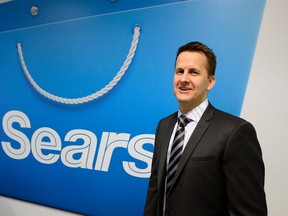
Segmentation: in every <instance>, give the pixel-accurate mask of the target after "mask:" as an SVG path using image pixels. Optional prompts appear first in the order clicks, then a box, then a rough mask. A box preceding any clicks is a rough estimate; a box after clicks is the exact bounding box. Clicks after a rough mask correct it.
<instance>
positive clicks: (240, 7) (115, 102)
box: [0, 0, 265, 216]
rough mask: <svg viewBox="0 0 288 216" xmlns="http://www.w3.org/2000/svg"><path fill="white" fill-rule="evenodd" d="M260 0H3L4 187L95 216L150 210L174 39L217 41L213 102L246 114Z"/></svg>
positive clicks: (0, 158)
mask: <svg viewBox="0 0 288 216" xmlns="http://www.w3.org/2000/svg"><path fill="white" fill-rule="evenodd" d="M35 2H36V3H37V5H35V4H36V3H35ZM264 5H265V0H261V1H259V0H236V1H223V0H201V1H200V0H194V1H192V0H187V1H179V0H178V1H176V0H174V1H173V0H170V1H157V2H156V3H155V1H132V0H130V1H120V0H118V1H104V0H102V1H88V0H83V1H71V0H69V1H68V0H61V1H59V0H57V1H56V0H53V1H52V0H51V1H20V0H19V1H17V0H15V1H10V2H7V3H3V4H0V14H1V15H0V16H1V19H0V20H1V21H0V41H1V42H0V58H1V61H0V74H1V80H0V119H1V127H0V142H1V145H0V171H1V178H0V185H1V187H0V194H1V195H5V196H9V197H14V198H18V199H23V200H27V201H30V202H35V203H40V204H44V205H48V206H52V207H56V208H61V209H65V210H69V211H73V212H79V213H83V214H88V215H97V216H98V215H105V216H106V215H133V216H134V215H142V211H143V206H144V202H145V198H146V189H147V183H148V179H149V175H150V168H151V160H152V155H153V143H154V136H155V135H154V132H155V128H156V126H157V123H158V120H159V119H160V118H162V117H164V116H166V115H168V114H170V113H171V112H174V111H176V110H177V102H176V100H175V98H174V95H173V91H172V82H173V69H174V61H175V54H176V50H177V48H178V47H179V46H181V45H183V44H185V43H187V42H190V41H201V42H203V43H205V44H207V45H208V46H210V47H211V48H213V50H214V52H215V53H216V55H217V58H218V67H217V71H216V79H217V82H216V86H215V87H214V89H213V90H212V91H211V93H210V95H209V100H210V101H211V102H212V104H214V105H215V106H217V107H219V108H221V109H223V110H225V111H228V112H230V113H232V114H235V115H239V114H240V111H241V106H242V102H243V98H244V95H245V89H246V85H247V81H248V78H249V72H250V68H251V63H252V60H253V54H254V49H255V46H256V41H257V37H258V31H259V26H260V23H261V18H262V13H263V8H264ZM33 6H35V7H34V9H37V10H36V13H34V12H35V10H34V11H33V13H32V12H31V9H32V7H33ZM16 16H17V17H16ZM3 20H5V22H4V21H3Z"/></svg>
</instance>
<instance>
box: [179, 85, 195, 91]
mask: <svg viewBox="0 0 288 216" xmlns="http://www.w3.org/2000/svg"><path fill="white" fill-rule="evenodd" d="M179 90H180V91H181V92H189V91H191V90H192V89H191V88H188V87H185V86H180V87H179Z"/></svg>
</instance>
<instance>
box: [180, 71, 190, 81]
mask: <svg viewBox="0 0 288 216" xmlns="http://www.w3.org/2000/svg"><path fill="white" fill-rule="evenodd" d="M180 81H181V82H188V81H189V78H188V73H187V72H184V73H183V74H182V75H181V78H180Z"/></svg>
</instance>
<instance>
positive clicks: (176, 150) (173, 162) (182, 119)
mask: <svg viewBox="0 0 288 216" xmlns="http://www.w3.org/2000/svg"><path fill="white" fill-rule="evenodd" d="M190 121H192V120H191V119H188V118H187V117H186V116H185V115H184V114H182V115H181V116H179V117H178V126H177V130H176V133H175V136H174V140H173V143H172V147H171V151H170V157H169V162H168V167H167V175H166V180H167V182H166V196H167V195H168V194H169V192H170V189H171V186H172V182H173V177H174V176H175V173H176V170H177V167H178V163H179V160H180V157H181V155H182V151H183V145H184V135H185V126H186V125H187V124H188V123H189V122H190Z"/></svg>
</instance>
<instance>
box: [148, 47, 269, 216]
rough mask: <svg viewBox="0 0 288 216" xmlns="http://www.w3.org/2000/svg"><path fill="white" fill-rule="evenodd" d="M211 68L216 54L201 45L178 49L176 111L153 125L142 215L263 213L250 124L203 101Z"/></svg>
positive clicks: (259, 156)
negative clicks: (145, 196)
mask: <svg viewBox="0 0 288 216" xmlns="http://www.w3.org/2000/svg"><path fill="white" fill-rule="evenodd" d="M215 69H216V56H215V55H214V53H213V51H212V50H211V49H210V48H208V47H207V46H206V45H204V44H202V43H200V42H191V43H188V44H186V45H184V46H182V47H180V48H179V50H178V53H177V56H176V63H175V71H174V94H175V96H176V99H177V101H178V103H179V110H178V112H176V113H173V114H172V115H170V116H168V117H166V118H164V119H162V120H161V121H160V122H159V125H158V127H157V131H156V138H155V145H154V156H153V161H152V170H151V176H150V181H149V186H148V192H147V200H146V204H145V209H144V215H145V216H163V215H166V216H172V215H173V216H204V215H205V216H228V215H229V216H264V215H267V206H266V198H265V192H264V164H263V160H262V153H261V148H260V145H259V142H258V140H257V136H256V132H255V129H254V127H253V126H252V125H251V124H250V123H249V122H247V121H245V120H243V119H241V118H238V117H235V116H232V115H230V114H227V113H224V112H222V111H220V110H218V109H216V108H214V107H213V106H212V105H211V104H210V103H209V102H208V100H207V95H208V92H209V91H210V90H211V89H212V88H213V86H214V84H215V76H214V75H215ZM182 114H184V116H182ZM179 116H181V117H180V118H179V120H178V122H179V123H177V118H178V117H179ZM175 134H176V135H175ZM174 137H175V138H174Z"/></svg>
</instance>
